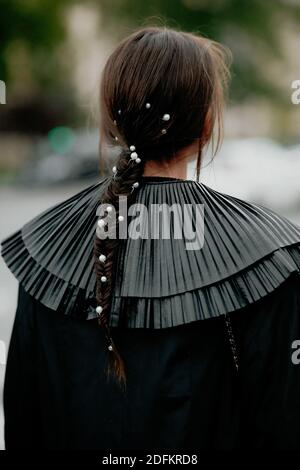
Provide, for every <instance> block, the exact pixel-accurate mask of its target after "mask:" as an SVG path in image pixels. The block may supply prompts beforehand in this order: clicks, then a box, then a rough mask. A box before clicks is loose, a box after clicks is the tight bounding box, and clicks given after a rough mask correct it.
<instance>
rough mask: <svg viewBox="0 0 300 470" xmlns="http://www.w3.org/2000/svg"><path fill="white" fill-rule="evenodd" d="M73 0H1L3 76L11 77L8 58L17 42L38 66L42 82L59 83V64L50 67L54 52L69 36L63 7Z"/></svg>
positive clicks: (0, 61) (0, 69)
mask: <svg viewBox="0 0 300 470" xmlns="http://www.w3.org/2000/svg"><path fill="white" fill-rule="evenodd" d="M67 4H70V1H69V0H0V15H1V28H0V77H1V79H2V80H9V78H10V77H9V76H8V74H9V69H8V59H9V54H10V47H11V45H13V44H23V45H24V47H25V48H26V49H27V50H28V52H29V53H30V55H31V57H32V63H33V64H37V65H38V66H37V67H35V68H34V73H35V76H36V78H37V81H38V82H42V83H45V84H47V83H48V82H52V81H54V82H55V74H54V73H53V71H54V69H55V64H53V68H52V70H51V67H50V68H49V67H48V66H47V60H49V58H50V57H51V53H52V52H53V50H54V49H55V48H56V47H57V44H58V43H60V42H61V41H62V39H63V38H64V36H65V25H64V18H63V14H62V13H63V7H64V6H65V5H67Z"/></svg>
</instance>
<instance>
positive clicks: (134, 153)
mask: <svg viewBox="0 0 300 470" xmlns="http://www.w3.org/2000/svg"><path fill="white" fill-rule="evenodd" d="M137 157H138V154H137V153H136V152H132V154H131V155H130V158H131V160H136V159H137Z"/></svg>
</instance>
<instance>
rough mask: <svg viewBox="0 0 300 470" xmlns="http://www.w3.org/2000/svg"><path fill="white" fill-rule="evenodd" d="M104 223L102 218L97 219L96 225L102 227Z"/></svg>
mask: <svg viewBox="0 0 300 470" xmlns="http://www.w3.org/2000/svg"><path fill="white" fill-rule="evenodd" d="M104 225H106V222H105V220H103V219H100V220H98V227H100V228H102V227H104Z"/></svg>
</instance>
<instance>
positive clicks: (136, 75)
mask: <svg viewBox="0 0 300 470" xmlns="http://www.w3.org/2000/svg"><path fill="white" fill-rule="evenodd" d="M230 58H231V57H230V53H229V51H228V50H227V48H225V47H224V46H222V45H221V44H219V43H217V42H215V41H212V40H210V39H207V38H204V37H201V36H199V35H196V34H192V33H188V32H181V31H177V30H175V29H170V28H167V27H157V26H154V27H145V28H142V29H139V30H137V31H135V32H133V33H132V34H131V35H130V36H128V37H126V38H125V39H123V40H122V41H121V42H120V43H119V45H118V46H117V48H116V49H115V50H114V51H113V53H112V54H111V55H110V57H109V58H108V60H107V62H106V65H105V67H104V70H103V73H102V79H101V87H100V110H101V137H102V138H101V144H102V143H103V140H104V141H105V143H106V144H112V145H116V144H117V145H120V146H121V153H120V155H119V158H118V161H117V163H116V169H117V173H116V175H115V177H113V176H112V177H111V178H110V180H109V182H108V184H107V186H106V187H105V190H104V192H103V193H102V194H101V201H100V202H101V204H111V205H113V206H114V207H115V209H116V213H117V216H118V198H119V196H125V197H127V198H128V204H129V203H131V202H132V200H133V199H134V197H135V192H136V190H135V189H134V190H133V186H132V185H133V184H134V183H135V182H138V181H139V179H140V178H141V176H142V175H143V171H144V165H145V162H146V161H147V160H160V161H162V160H164V161H167V162H170V161H172V158H173V157H174V156H175V154H176V152H178V151H179V150H181V149H183V148H185V147H186V146H188V145H189V144H192V143H193V142H194V141H195V139H197V140H198V141H199V147H198V158H197V180H199V173H200V166H201V157H202V150H203V147H204V146H205V145H206V144H207V143H208V142H210V141H212V144H213V153H214V154H215V153H216V151H217V150H218V148H219V146H220V142H221V139H222V130H223V128H222V109H223V101H224V90H225V89H226V85H227V83H228V78H229V72H228V63H229V60H230ZM147 103H149V104H150V106H149V104H147ZM146 104H147V106H146ZM166 113H167V114H169V115H170V119H169V120H166V121H164V120H162V117H163V116H164V114H166ZM215 128H217V145H216V146H215V148H214V142H213V132H214V129H215ZM163 129H164V131H163ZM132 145H133V146H134V147H135V148H136V152H137V153H138V156H139V157H140V158H141V161H140V162H139V160H138V163H137V162H136V160H131V158H130V146H132ZM131 151H132V150H131ZM117 224H118V218H116V225H117ZM117 248H118V238H115V239H113V238H109V237H107V238H105V239H100V238H99V237H98V236H96V238H95V245H94V254H95V271H96V278H97V288H96V298H97V303H98V305H100V306H101V307H102V312H101V313H100V315H99V324H100V326H101V327H102V328H103V329H104V330H105V333H106V337H107V339H108V341H109V345H110V346H109V353H108V354H109V364H108V372H111V371H113V372H114V374H115V376H116V377H117V379H118V380H119V382H120V383H123V384H124V385H125V384H126V374H125V366H124V362H123V359H122V357H121V355H120V353H119V352H118V349H117V348H116V345H115V344H114V342H113V340H112V338H111V334H110V328H109V313H110V306H111V297H112V289H113V266H114V262H115V259H116V253H117ZM101 254H102V255H105V257H106V260H105V262H101V261H100V260H99V255H101ZM102 258H103V257H102ZM103 276H104V277H103ZM101 278H102V281H101ZM103 279H104V280H106V281H105V282H103Z"/></svg>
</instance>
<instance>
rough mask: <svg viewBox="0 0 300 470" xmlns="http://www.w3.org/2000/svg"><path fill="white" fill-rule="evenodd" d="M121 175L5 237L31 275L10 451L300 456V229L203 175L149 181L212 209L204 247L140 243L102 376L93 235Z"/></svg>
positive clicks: (143, 199) (9, 389) (14, 364)
mask: <svg viewBox="0 0 300 470" xmlns="http://www.w3.org/2000/svg"><path fill="white" fill-rule="evenodd" d="M106 182H107V179H104V180H103V181H101V182H98V183H96V184H94V185H91V186H89V187H88V188H86V189H84V190H83V191H81V192H80V193H77V194H75V195H74V196H73V197H72V198H69V199H67V200H66V201H63V202H61V203H59V204H57V205H56V206H54V207H51V208H50V209H48V210H46V211H44V212H43V213H42V214H39V215H38V216H37V217H36V218H34V219H32V220H31V221H29V222H28V223H27V224H26V225H24V226H23V227H22V228H21V229H20V230H19V231H17V232H16V233H14V234H13V235H11V236H10V237H8V238H7V239H6V240H4V241H3V242H2V256H3V258H4V260H5V261H6V263H7V265H8V267H9V268H10V269H11V271H12V272H13V273H14V275H15V276H16V278H17V279H18V280H19V299H18V308H17V312H16V318H15V322H14V327H13V332H12V337H11V342H10V347H9V352H8V360H7V369H6V376H5V386H4V412H5V442H6V448H7V449H17V448H19V449H21V448H22V449H33V448H34V449H66V450H71V449H89V450H92V449H94V450H100V449H101V450H105V449H110V450H113V449H137V450H138V449H142V450H156V451H160V450H165V449H169V450H181V451H188V450H205V449H242V448H247V449H249V448H250V449H297V450H300V430H299V422H300V275H299V270H300V228H299V227H298V226H297V225H295V224H293V223H292V222H290V221H288V220H287V219H285V218H283V217H280V216H278V215H276V214H275V213H274V212H273V211H271V210H269V209H266V208H264V207H262V206H259V205H256V204H250V203H248V202H246V201H242V200H240V199H237V198H234V197H232V196H228V195H225V194H222V193H219V192H217V191H214V190H212V189H211V188H209V187H207V186H206V185H203V184H198V183H196V182H193V181H182V180H176V179H174V178H160V177H144V178H143V179H142V182H141V185H140V188H139V190H138V192H137V202H138V203H141V204H143V205H145V206H146V207H150V204H161V203H166V204H174V203H178V204H181V205H182V204H183V203H185V204H190V205H191V206H195V204H203V207H204V215H205V218H204V245H203V247H202V248H201V249H199V250H187V249H186V248H185V245H184V239H171V240H166V239H152V238H148V239H146V238H144V239H142V238H136V239H133V238H128V239H126V240H122V241H121V243H120V249H119V253H118V270H117V272H116V275H115V288H114V293H113V300H112V308H111V316H110V325H111V327H112V332H113V337H114V340H115V342H116V344H117V345H118V346H119V349H120V351H121V353H122V356H123V358H124V360H125V364H126V370H127V389H126V391H123V390H122V389H121V388H119V386H118V385H117V384H116V383H115V382H114V381H113V380H107V378H106V375H105V373H104V368H105V367H106V361H107V354H109V352H108V351H107V349H106V348H105V344H106V343H105V341H104V334H103V331H102V330H101V329H100V328H99V326H98V323H97V321H95V318H97V314H96V312H95V307H96V301H95V275H94V271H93V255H92V250H93V238H94V236H95V227H96V223H97V218H98V216H97V214H96V209H97V206H98V204H99V197H100V194H101V191H102V190H103V187H104V186H105V184H106Z"/></svg>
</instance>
